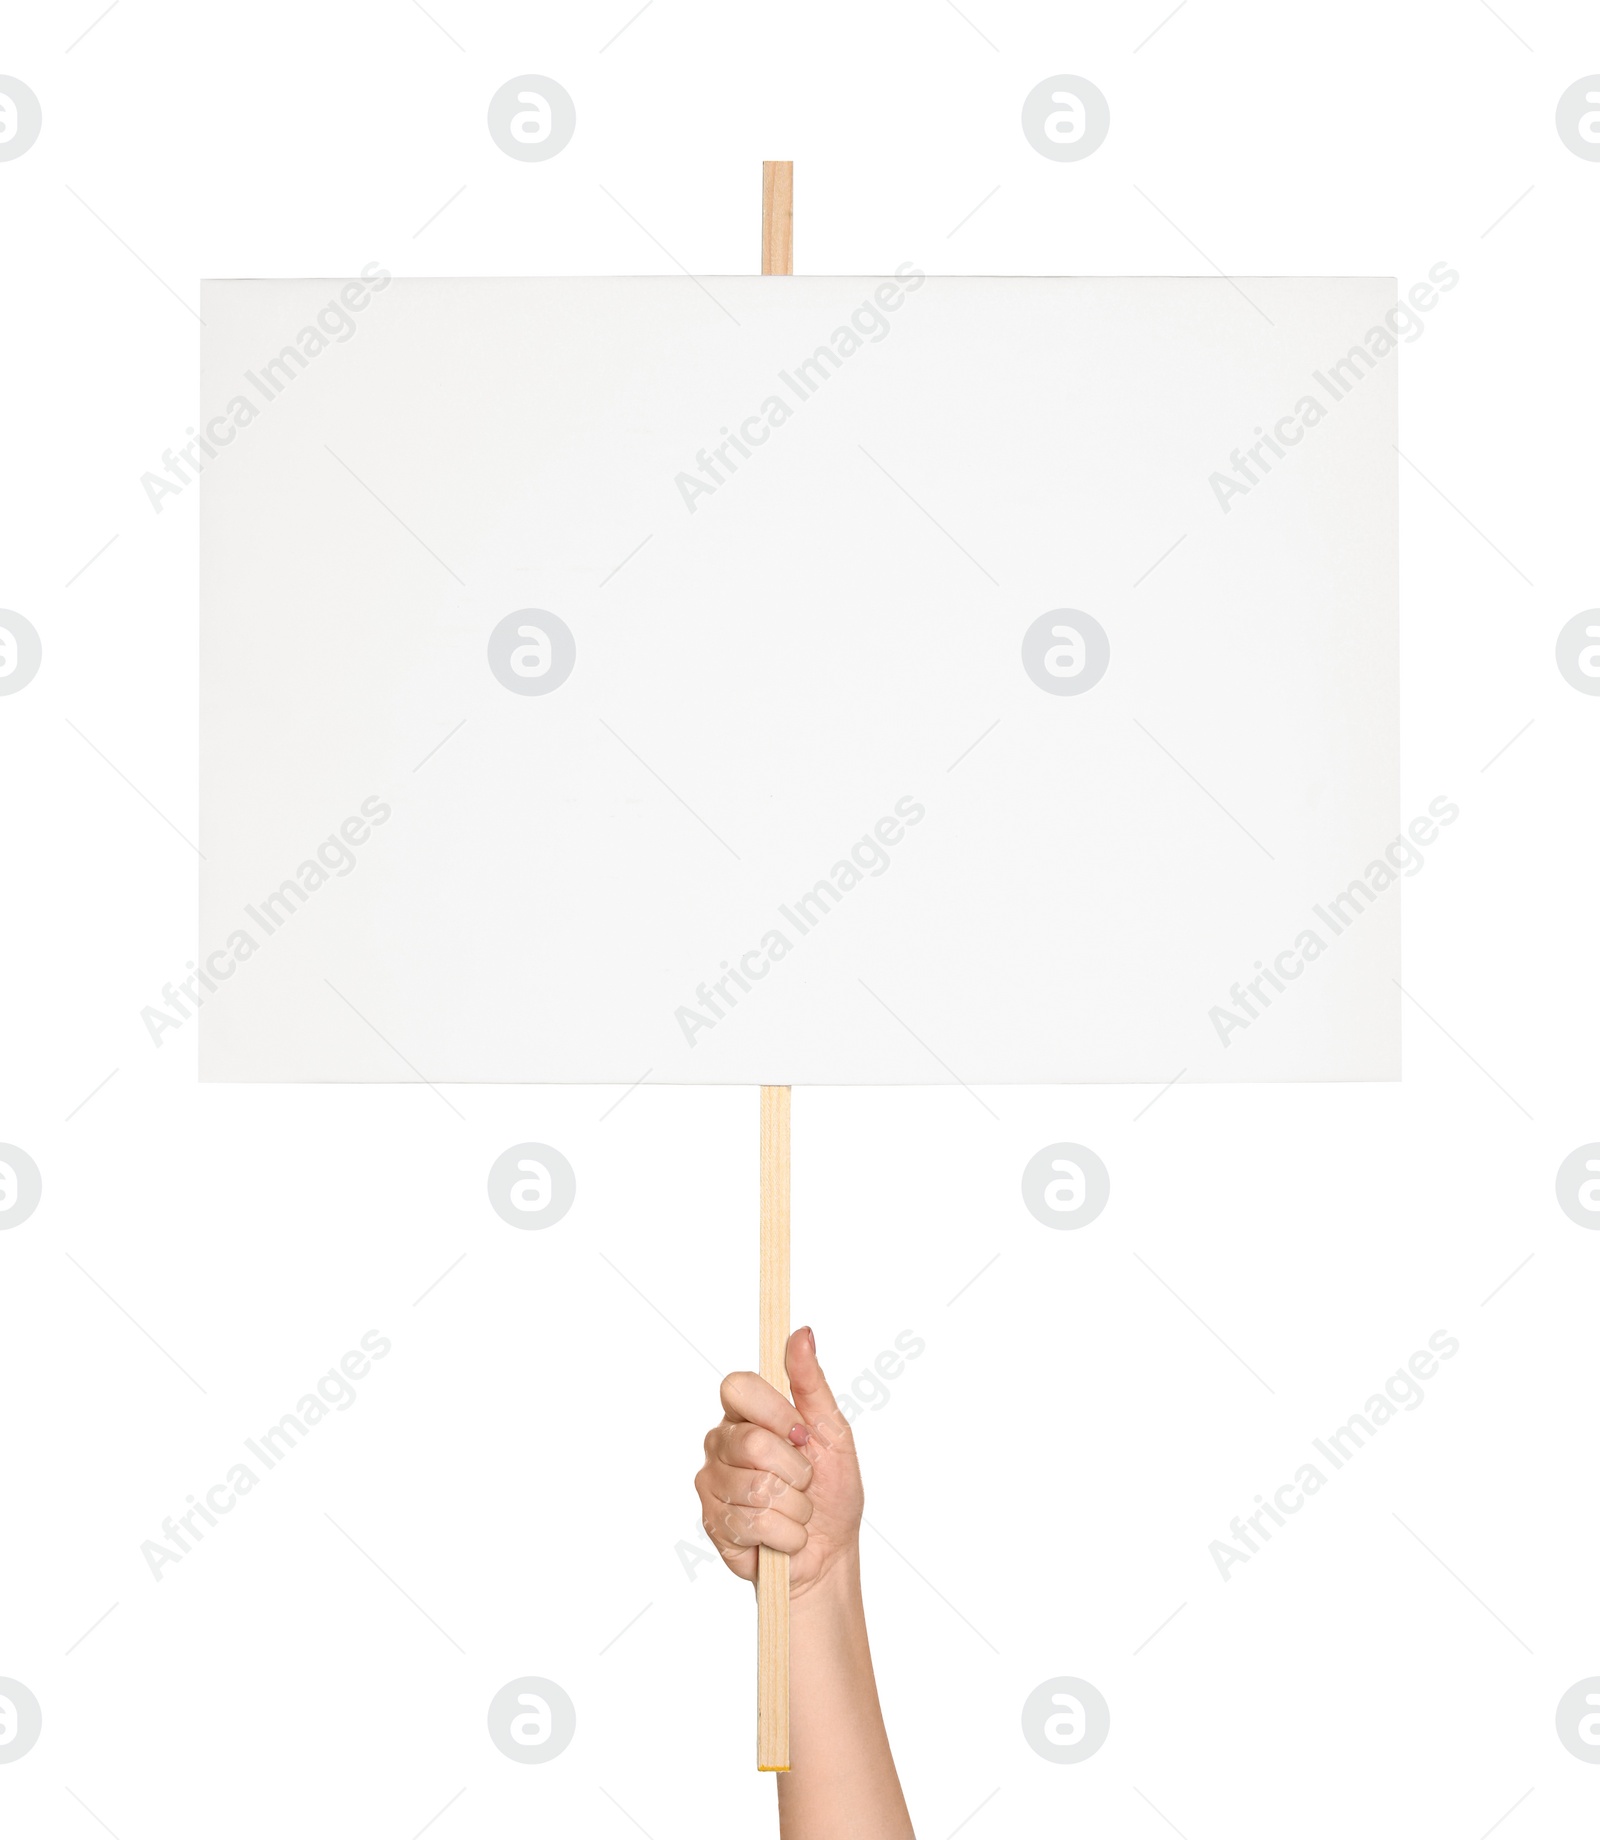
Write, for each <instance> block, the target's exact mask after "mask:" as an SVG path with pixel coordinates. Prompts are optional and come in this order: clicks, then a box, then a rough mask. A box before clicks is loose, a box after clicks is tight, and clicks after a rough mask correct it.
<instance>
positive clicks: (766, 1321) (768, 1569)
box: [756, 1086, 789, 1770]
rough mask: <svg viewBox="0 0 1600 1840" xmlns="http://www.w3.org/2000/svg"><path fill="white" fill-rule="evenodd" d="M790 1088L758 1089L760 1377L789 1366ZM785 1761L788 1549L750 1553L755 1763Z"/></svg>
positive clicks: (782, 1376)
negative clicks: (753, 1586)
mask: <svg viewBox="0 0 1600 1840" xmlns="http://www.w3.org/2000/svg"><path fill="white" fill-rule="evenodd" d="M788 1342H789V1088H788V1087H787V1086H763V1087H762V1089H761V1341H760V1348H761V1377H762V1379H763V1380H767V1381H770V1382H771V1383H772V1385H773V1386H775V1387H776V1388H777V1389H778V1391H779V1392H780V1393H782V1394H783V1396H784V1398H785V1399H787V1398H788V1397H789V1373H788V1368H787V1367H786V1365H785V1362H784V1354H785V1350H786V1349H787V1347H788ZM788 1767H789V1555H788V1554H787V1553H781V1552H773V1551H772V1550H771V1548H770V1547H766V1546H763V1547H761V1548H760V1550H759V1551H758V1552H757V1554H756V1768H757V1769H758V1770H787V1769H788Z"/></svg>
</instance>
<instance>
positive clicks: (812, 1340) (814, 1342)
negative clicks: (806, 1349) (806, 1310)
mask: <svg viewBox="0 0 1600 1840" xmlns="http://www.w3.org/2000/svg"><path fill="white" fill-rule="evenodd" d="M800 1333H801V1334H802V1335H803V1336H804V1337H805V1338H806V1340H807V1341H808V1342H809V1343H810V1344H811V1352H812V1353H813V1354H815V1353H816V1352H817V1338H816V1337H815V1336H814V1335H813V1334H812V1333H811V1330H810V1328H809V1327H807V1328H804V1329H802V1330H801V1331H800Z"/></svg>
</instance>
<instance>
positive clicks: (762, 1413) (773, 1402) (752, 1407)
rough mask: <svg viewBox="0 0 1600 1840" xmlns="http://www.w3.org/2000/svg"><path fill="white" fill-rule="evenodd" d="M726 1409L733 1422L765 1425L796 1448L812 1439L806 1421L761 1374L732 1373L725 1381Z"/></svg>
mask: <svg viewBox="0 0 1600 1840" xmlns="http://www.w3.org/2000/svg"><path fill="white" fill-rule="evenodd" d="M722 1409H723V1411H724V1412H725V1413H726V1414H727V1416H728V1419H729V1421H730V1422H731V1423H733V1424H748V1425H761V1426H763V1427H764V1428H765V1429H766V1430H768V1431H772V1432H775V1433H776V1434H777V1435H778V1436H779V1437H781V1438H787V1439H788V1440H789V1442H790V1443H791V1444H793V1445H794V1446H795V1448H796V1449H798V1448H799V1447H800V1446H801V1445H803V1444H808V1443H810V1441H811V1433H810V1432H809V1431H808V1430H807V1429H806V1422H805V1420H804V1419H803V1418H802V1417H801V1416H800V1414H799V1413H798V1412H797V1411H796V1410H795V1409H794V1407H793V1406H792V1405H790V1403H789V1402H788V1400H787V1399H785V1398H784V1396H783V1394H782V1393H780V1392H779V1391H778V1389H777V1388H776V1387H775V1386H773V1385H772V1384H771V1383H770V1382H769V1381H766V1380H763V1379H762V1378H761V1376H760V1374H748V1373H742V1374H729V1375H728V1376H727V1377H726V1379H724V1381H723V1382H722Z"/></svg>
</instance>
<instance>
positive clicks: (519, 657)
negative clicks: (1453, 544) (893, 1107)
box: [197, 265, 1448, 1085]
mask: <svg viewBox="0 0 1600 1840" xmlns="http://www.w3.org/2000/svg"><path fill="white" fill-rule="evenodd" d="M1393 302H1394V291H1393V285H1392V283H1390V282H1387V281H1381V280H1359V279H1357V280H1352V279H1340V280H1282V279H1252V278H1241V279H1240V280H1239V281H1238V282H1237V283H1234V282H1229V281H1223V280H1192V279H1174V280H1159V279H1158V280H1149V279H1144V280H1139V279H1125V280H1066V279H1039V280H1028V279H936V278H924V277H922V276H921V275H920V274H919V273H918V272H917V271H915V270H913V269H911V268H910V267H909V265H907V266H905V267H903V268H902V270H901V272H900V273H899V274H898V275H897V276H896V277H893V278H889V279H882V278H873V277H854V278H829V279H813V278H798V279H789V278H769V279H756V278H750V279H707V280H706V281H705V282H703V283H702V282H699V281H693V280H688V279H683V280H662V279H640V280H617V279H611V280H477V281H399V280H385V279H384V278H383V277H382V274H381V271H379V272H378V273H376V274H371V275H369V276H368V278H367V279H366V280H364V281H362V282H357V283H344V282H339V281H314V280H297V281H224V282H212V283H209V284H208V285H207V287H206V290H205V298H204V318H205V345H204V367H203V378H202V404H201V408H202V422H201V426H200V429H199V431H198V436H197V439H201V440H203V441H204V442H205V444H206V447H209V449H211V451H210V452H209V453H208V452H206V451H205V447H203V448H201V450H200V452H199V456H198V457H199V458H200V459H201V460H203V463H204V468H205V471H204V476H203V478H202V479H201V482H200V490H201V520H202V568H201V608H202V613H201V618H202V711H201V720H202V830H201V847H202V849H203V851H204V865H203V870H202V895H201V929H200V930H201V960H200V969H201V971H202V972H203V973H204V974H205V975H204V980H203V982H204V989H203V993H202V994H203V996H204V1007H203V1009H202V1012H201V1019H200V1021H201V1071H202V1075H203V1077H205V1078H207V1079H212V1080H315V1081H344V1080H356V1081H410V1080H416V1079H422V1078H425V1079H427V1080H429V1081H432V1082H435V1083H446V1082H452V1081H517V1082H545V1081H551V1082H555V1081H560V1082H571V1081H597V1082H617V1083H627V1082H631V1081H634V1080H636V1079H638V1078H639V1077H640V1076H641V1075H644V1074H645V1073H646V1071H647V1070H648V1077H649V1078H650V1080H651V1081H652V1082H663V1081H672V1082H726V1083H746V1084H759V1083H767V1084H819V1083H836V1084H838V1083H842V1084H877V1083H895V1084H919V1083H940V1082H946V1081H951V1080H960V1081H963V1082H965V1083H967V1084H969V1085H980V1084H983V1083H990V1082H1053V1081H1096V1082H1100V1081H1156V1082H1165V1081H1167V1080H1170V1079H1171V1078H1173V1077H1174V1076H1175V1075H1176V1074H1178V1072H1179V1071H1180V1070H1183V1071H1184V1073H1185V1077H1186V1079H1188V1080H1190V1081H1196V1080H1349V1079H1394V1078H1396V1077H1398V1073H1399V1019H1398V1002H1399V992H1398V989H1397V987H1396V985H1395V982H1394V980H1395V979H1396V977H1397V976H1398V974H1399V938H1400V932H1399V925H1400V892H1401V884H1402V883H1403V881H1404V880H1405V879H1406V875H1407V872H1408V867H1409V864H1410V863H1411V861H1412V860H1413V858H1415V857H1416V856H1417V855H1418V853H1419V852H1420V851H1421V850H1423V849H1425V848H1426V847H1427V843H1426V841H1419V839H1420V838H1423V837H1424V834H1425V833H1426V832H1428V831H1429V830H1430V828H1431V829H1432V833H1433V834H1434V835H1437V826H1438V824H1439V823H1440V822H1442V821H1448V820H1445V819H1441V816H1440V813H1439V812H1435V813H1434V814H1433V815H1432V817H1431V818H1430V817H1428V816H1427V815H1426V814H1422V813H1417V814H1412V813H1407V814H1404V815H1405V818H1406V819H1407V820H1410V819H1413V818H1414V819H1416V820H1417V825H1416V827H1415V828H1413V829H1410V830H1409V832H1408V830H1407V829H1406V828H1404V827H1403V825H1402V812H1401V808H1400V801H1399V762H1398V713H1397V643H1396V465H1397V462H1396V455H1395V450H1394V443H1395V441H1396V418H1395V404H1396V366H1397V364H1398V362H1399V359H1398V356H1397V353H1396V351H1395V346H1396V343H1397V340H1396V336H1395V331H1394V324H1395V322H1394V320H1393V319H1392V318H1390V317H1389V316H1390V315H1391V314H1392V309H1393Z"/></svg>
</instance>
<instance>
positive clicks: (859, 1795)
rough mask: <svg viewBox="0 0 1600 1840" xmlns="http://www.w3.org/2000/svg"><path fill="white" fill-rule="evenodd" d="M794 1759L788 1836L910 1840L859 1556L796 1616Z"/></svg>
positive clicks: (783, 1807) (811, 1594)
mask: <svg viewBox="0 0 1600 1840" xmlns="http://www.w3.org/2000/svg"><path fill="white" fill-rule="evenodd" d="M789 1703H790V1730H789V1758H790V1765H791V1768H790V1769H789V1771H788V1773H787V1774H786V1775H782V1776H780V1777H779V1778H778V1816H779V1828H780V1832H781V1834H782V1836H783V1840H912V1831H911V1817H910V1815H909V1814H908V1813H907V1812H906V1804H905V1797H904V1796H903V1795H902V1794H901V1793H900V1778H899V1777H898V1775H897V1774H896V1773H895V1767H894V1758H893V1756H892V1755H891V1754H890V1751H889V1737H888V1733H887V1732H886V1731H885V1730H884V1725H883V1713H882V1711H881V1709H880V1708H879V1705H878V1685H877V1681H876V1680H875V1679H874V1677H873V1673H872V1653H871V1650H870V1649H869V1648H868V1646H867V1619H866V1614H865V1611H864V1610H863V1608H862V1602H861V1573H860V1569H859V1566H858V1564H857V1562H856V1560H855V1558H854V1556H853V1555H852V1557H851V1558H850V1559H849V1560H848V1561H844V1562H841V1563H840V1564H838V1565H837V1566H836V1567H835V1568H834V1569H833V1570H832V1571H831V1572H830V1573H828V1574H827V1576H825V1577H823V1578H821V1579H819V1580H818V1581H817V1583H816V1584H815V1585H813V1586H812V1588H811V1589H810V1590H808V1591H806V1592H804V1593H803V1594H802V1595H801V1596H799V1597H797V1598H796V1599H795V1600H794V1603H793V1606H792V1608H791V1610H790V1656H789Z"/></svg>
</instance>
